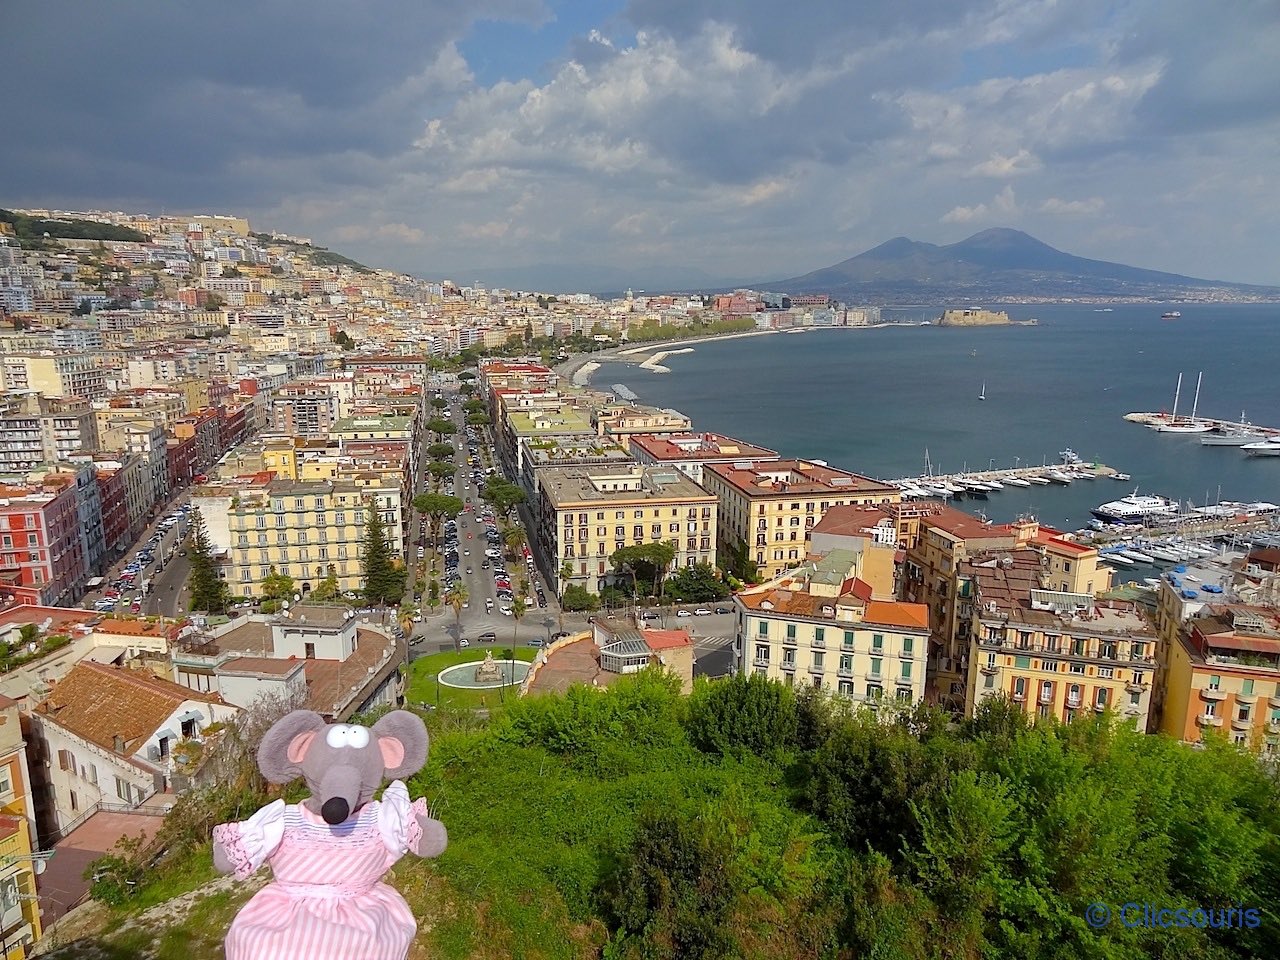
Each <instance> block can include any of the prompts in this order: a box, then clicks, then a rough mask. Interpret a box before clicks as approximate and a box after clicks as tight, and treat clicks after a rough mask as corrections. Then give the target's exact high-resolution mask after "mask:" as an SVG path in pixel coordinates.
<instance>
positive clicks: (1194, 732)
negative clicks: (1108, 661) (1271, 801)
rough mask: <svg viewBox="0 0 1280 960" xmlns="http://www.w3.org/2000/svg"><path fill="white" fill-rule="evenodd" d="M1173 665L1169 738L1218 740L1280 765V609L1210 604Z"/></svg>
mask: <svg viewBox="0 0 1280 960" xmlns="http://www.w3.org/2000/svg"><path fill="white" fill-rule="evenodd" d="M1166 662H1167V666H1166V668H1165V670H1164V677H1163V685H1164V703H1163V709H1162V714H1161V718H1160V730H1161V732H1162V733H1167V734H1168V735H1169V736H1171V737H1176V738H1177V739H1179V740H1182V741H1184V742H1186V743H1199V742H1201V741H1202V740H1204V739H1205V738H1206V737H1208V736H1209V735H1211V734H1214V733H1216V734H1220V735H1223V736H1225V737H1227V738H1228V739H1230V740H1231V741H1232V742H1233V743H1236V744H1239V745H1241V746H1243V747H1247V748H1248V749H1250V750H1253V751H1255V752H1258V753H1261V754H1263V755H1264V756H1266V757H1269V758H1272V759H1275V758H1280V608H1278V607H1276V606H1270V605H1269V606H1259V605H1253V604H1244V603H1209V604H1207V605H1205V606H1204V607H1203V608H1202V609H1201V610H1200V611H1199V613H1197V614H1196V615H1194V616H1192V617H1191V619H1190V620H1188V621H1187V622H1186V623H1184V624H1182V626H1181V629H1180V630H1179V631H1178V635H1177V637H1176V638H1175V640H1174V642H1173V643H1172V645H1171V647H1170V649H1169V651H1168V652H1167V657H1166Z"/></svg>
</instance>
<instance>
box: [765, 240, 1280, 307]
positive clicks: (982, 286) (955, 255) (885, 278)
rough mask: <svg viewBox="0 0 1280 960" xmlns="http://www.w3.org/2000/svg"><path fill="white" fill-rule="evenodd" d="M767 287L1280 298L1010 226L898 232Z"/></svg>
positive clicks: (1013, 296)
mask: <svg viewBox="0 0 1280 960" xmlns="http://www.w3.org/2000/svg"><path fill="white" fill-rule="evenodd" d="M761 287H762V288H764V289H767V290H777V291H779V292H781V293H826V294H829V295H830V296H832V297H835V298H837V299H839V300H843V301H845V302H846V303H851V304H852V303H943V302H946V303H953V302H957V301H963V300H1065V299H1073V298H1074V299H1095V298H1096V299H1116V300H1120V299H1129V300H1277V299H1280V287H1263V286H1253V285H1249V284H1242V283H1229V282H1226V281H1221V280H1199V279H1196V278H1195V277H1184V276H1180V275H1179V274H1176V273H1162V272H1160V271H1158V270H1144V269H1142V268H1140V267H1129V266H1125V265H1124V264H1122V263H1109V262H1107V261H1106V260H1089V259H1086V258H1085V257H1077V256H1073V255H1072V254H1069V253H1063V252H1062V251H1061V250H1056V249H1054V248H1053V247H1051V246H1049V245H1048V244H1047V243H1042V242H1041V241H1039V240H1037V239H1036V238H1035V237H1032V236H1030V235H1028V234H1026V233H1023V232H1022V231H1021V230H1010V229H1008V228H1004V227H996V228H993V229H991V230H983V231H982V232H981V233H975V234H974V235H973V236H971V237H969V238H968V239H965V240H961V241H960V242H959V243H951V244H947V245H946V246H938V245H937V244H932V243H921V242H920V241H918V240H909V239H907V238H906V237H895V238H894V239H893V240H889V241H888V242H886V243H882V244H880V246H878V247H875V248H874V249H871V250H868V251H867V252H866V253H860V254H858V255H857V256H856V257H851V258H850V259H848V260H845V261H843V262H842V263H837V264H835V265H834V266H830V267H824V268H822V269H821V270H815V271H813V272H812V273H806V274H805V275H804V276H801V277H793V278H791V279H790V280H780V281H774V282H772V283H766V284H761Z"/></svg>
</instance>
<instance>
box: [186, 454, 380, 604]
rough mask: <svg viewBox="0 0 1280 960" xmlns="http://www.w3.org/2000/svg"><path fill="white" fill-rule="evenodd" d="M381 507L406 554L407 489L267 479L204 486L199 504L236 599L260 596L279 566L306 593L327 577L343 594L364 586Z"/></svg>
mask: <svg viewBox="0 0 1280 960" xmlns="http://www.w3.org/2000/svg"><path fill="white" fill-rule="evenodd" d="M370 502H373V503H375V504H376V505H377V509H378V512H379V513H380V514H381V516H382V520H383V523H384V525H385V527H386V531H387V539H388V541H389V543H390V545H391V549H392V551H393V552H394V553H396V554H399V555H401V556H403V553H404V542H405V541H404V518H403V514H404V511H405V504H404V503H403V501H402V499H401V491H400V489H399V488H398V487H397V488H393V489H388V488H385V487H363V486H361V485H359V484H358V483H356V482H353V481H330V480H319V481H291V480H280V479H277V478H276V477H275V475H274V474H272V473H269V472H268V473H260V474H256V475H253V476H251V477H243V478H237V479H235V480H231V481H226V482H222V483H216V484H210V485H207V486H202V487H199V488H197V489H196V490H194V491H193V493H192V503H193V504H194V505H195V506H196V507H197V508H198V509H199V510H200V514H201V516H202V517H203V518H204V521H205V528H206V530H207V531H208V534H209V537H210V539H211V540H212V542H213V544H214V547H215V549H216V550H217V552H218V553H219V555H220V556H221V557H222V564H223V565H222V572H223V575H224V577H225V579H226V580H227V583H228V585H229V586H230V588H231V592H232V593H233V594H236V595H237V596H260V595H261V593H262V580H263V579H264V578H265V577H267V576H269V575H270V573H271V570H272V568H273V567H274V568H275V570H276V572H277V573H281V574H284V575H285V576H289V577H293V579H294V582H295V584H296V587H297V590H298V591H299V592H300V593H302V594H304V595H305V594H307V593H309V592H310V591H311V590H312V589H314V588H315V587H317V586H319V584H320V583H321V582H322V581H323V580H324V579H325V577H327V576H328V574H329V571H330V569H332V570H333V572H334V573H335V575H336V576H337V578H338V583H339V586H340V587H341V588H342V589H343V590H357V589H359V588H360V586H361V583H362V576H361V566H360V557H361V554H362V550H363V546H364V526H365V518H366V516H367V514H368V505H369V503H370Z"/></svg>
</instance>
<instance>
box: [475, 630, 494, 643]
mask: <svg viewBox="0 0 1280 960" xmlns="http://www.w3.org/2000/svg"><path fill="white" fill-rule="evenodd" d="M476 639H477V640H478V641H479V642H480V643H497V642H498V635H497V634H496V633H494V632H493V631H492V630H489V631H486V632H485V633H482V634H480V636H478V637H476Z"/></svg>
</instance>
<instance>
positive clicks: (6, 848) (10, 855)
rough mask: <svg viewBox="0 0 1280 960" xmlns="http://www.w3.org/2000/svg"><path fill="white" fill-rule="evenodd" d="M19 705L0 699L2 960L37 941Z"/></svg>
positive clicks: (31, 806)
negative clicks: (3, 954)
mask: <svg viewBox="0 0 1280 960" xmlns="http://www.w3.org/2000/svg"><path fill="white" fill-rule="evenodd" d="M26 746H27V745H26V741H25V740H24V739H23V734H22V723H21V716H20V714H19V710H18V702H17V701H16V700H11V699H10V698H9V697H6V696H3V695H0V864H3V866H0V938H2V939H3V942H4V944H5V949H6V955H5V960H8V958H9V956H11V955H12V951H13V950H18V951H19V954H18V955H19V956H27V954H28V950H29V949H30V947H31V945H32V944H33V943H35V941H37V940H39V939H40V935H41V932H42V930H41V919H40V908H39V905H38V903H37V901H36V874H35V866H36V861H35V859H34V857H33V854H34V853H35V852H36V850H37V849H38V844H37V840H36V811H35V803H34V798H33V795H32V793H33V791H32V787H31V771H30V770H29V769H28V767H27V751H26Z"/></svg>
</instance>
